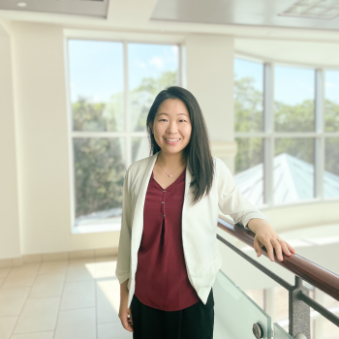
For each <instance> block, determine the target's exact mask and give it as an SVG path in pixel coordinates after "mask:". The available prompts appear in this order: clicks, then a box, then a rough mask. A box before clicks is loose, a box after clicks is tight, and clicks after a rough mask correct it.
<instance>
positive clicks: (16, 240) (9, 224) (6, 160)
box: [0, 24, 20, 258]
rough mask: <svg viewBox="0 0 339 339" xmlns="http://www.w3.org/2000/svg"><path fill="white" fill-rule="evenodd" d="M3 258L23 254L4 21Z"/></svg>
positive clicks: (0, 52)
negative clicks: (21, 251)
mask: <svg viewBox="0 0 339 339" xmlns="http://www.w3.org/2000/svg"><path fill="white" fill-rule="evenodd" d="M0 60H1V62H0V168H1V175H0V258H12V257H17V256H19V255H20V231H19V205H18V177H17V159H16V155H17V151H16V140H15V115H14V106H13V103H14V100H13V81H12V77H13V73H12V53H11V39H10V36H9V34H8V32H7V31H6V29H5V28H4V27H2V26H1V24H0Z"/></svg>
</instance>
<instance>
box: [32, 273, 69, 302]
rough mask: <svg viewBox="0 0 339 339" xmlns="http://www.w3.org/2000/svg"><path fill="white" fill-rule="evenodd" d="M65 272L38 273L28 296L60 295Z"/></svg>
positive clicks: (45, 296)
mask: <svg viewBox="0 0 339 339" xmlns="http://www.w3.org/2000/svg"><path fill="white" fill-rule="evenodd" d="M64 281H65V274H64V273H63V274H49V275H40V276H39V275H38V276H37V277H36V279H35V281H34V284H33V286H32V289H31V292H30V293H29V296H28V298H29V299H31V298H48V297H60V296H61V294H62V289H63V286H64Z"/></svg>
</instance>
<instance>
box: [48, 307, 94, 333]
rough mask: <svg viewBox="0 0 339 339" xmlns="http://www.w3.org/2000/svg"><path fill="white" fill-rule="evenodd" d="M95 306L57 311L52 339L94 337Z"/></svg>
mask: <svg viewBox="0 0 339 339" xmlns="http://www.w3.org/2000/svg"><path fill="white" fill-rule="evenodd" d="M96 338H97V335H96V321H95V308H94V307H93V308H84V309H79V310H70V311H62V312H60V313H59V318H58V323H57V327H56V331H55V336H54V339H96Z"/></svg>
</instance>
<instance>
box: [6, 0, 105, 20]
mask: <svg viewBox="0 0 339 339" xmlns="http://www.w3.org/2000/svg"><path fill="white" fill-rule="evenodd" d="M18 3H19V4H20V3H21V4H22V6H23V5H24V4H26V5H25V6H24V7H21V6H18ZM107 7H108V0H0V9H1V10H14V11H20V12H26V11H27V12H37V13H57V14H71V15H81V16H88V17H100V18H106V16H107Z"/></svg>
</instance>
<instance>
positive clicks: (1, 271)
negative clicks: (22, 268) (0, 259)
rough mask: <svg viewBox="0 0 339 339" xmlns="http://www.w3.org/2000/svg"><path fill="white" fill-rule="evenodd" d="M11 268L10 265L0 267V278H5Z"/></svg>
mask: <svg viewBox="0 0 339 339" xmlns="http://www.w3.org/2000/svg"><path fill="white" fill-rule="evenodd" d="M11 269H12V268H11V267H6V268H0V278H6V277H7V275H8V274H9V271H10V270H11Z"/></svg>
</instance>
